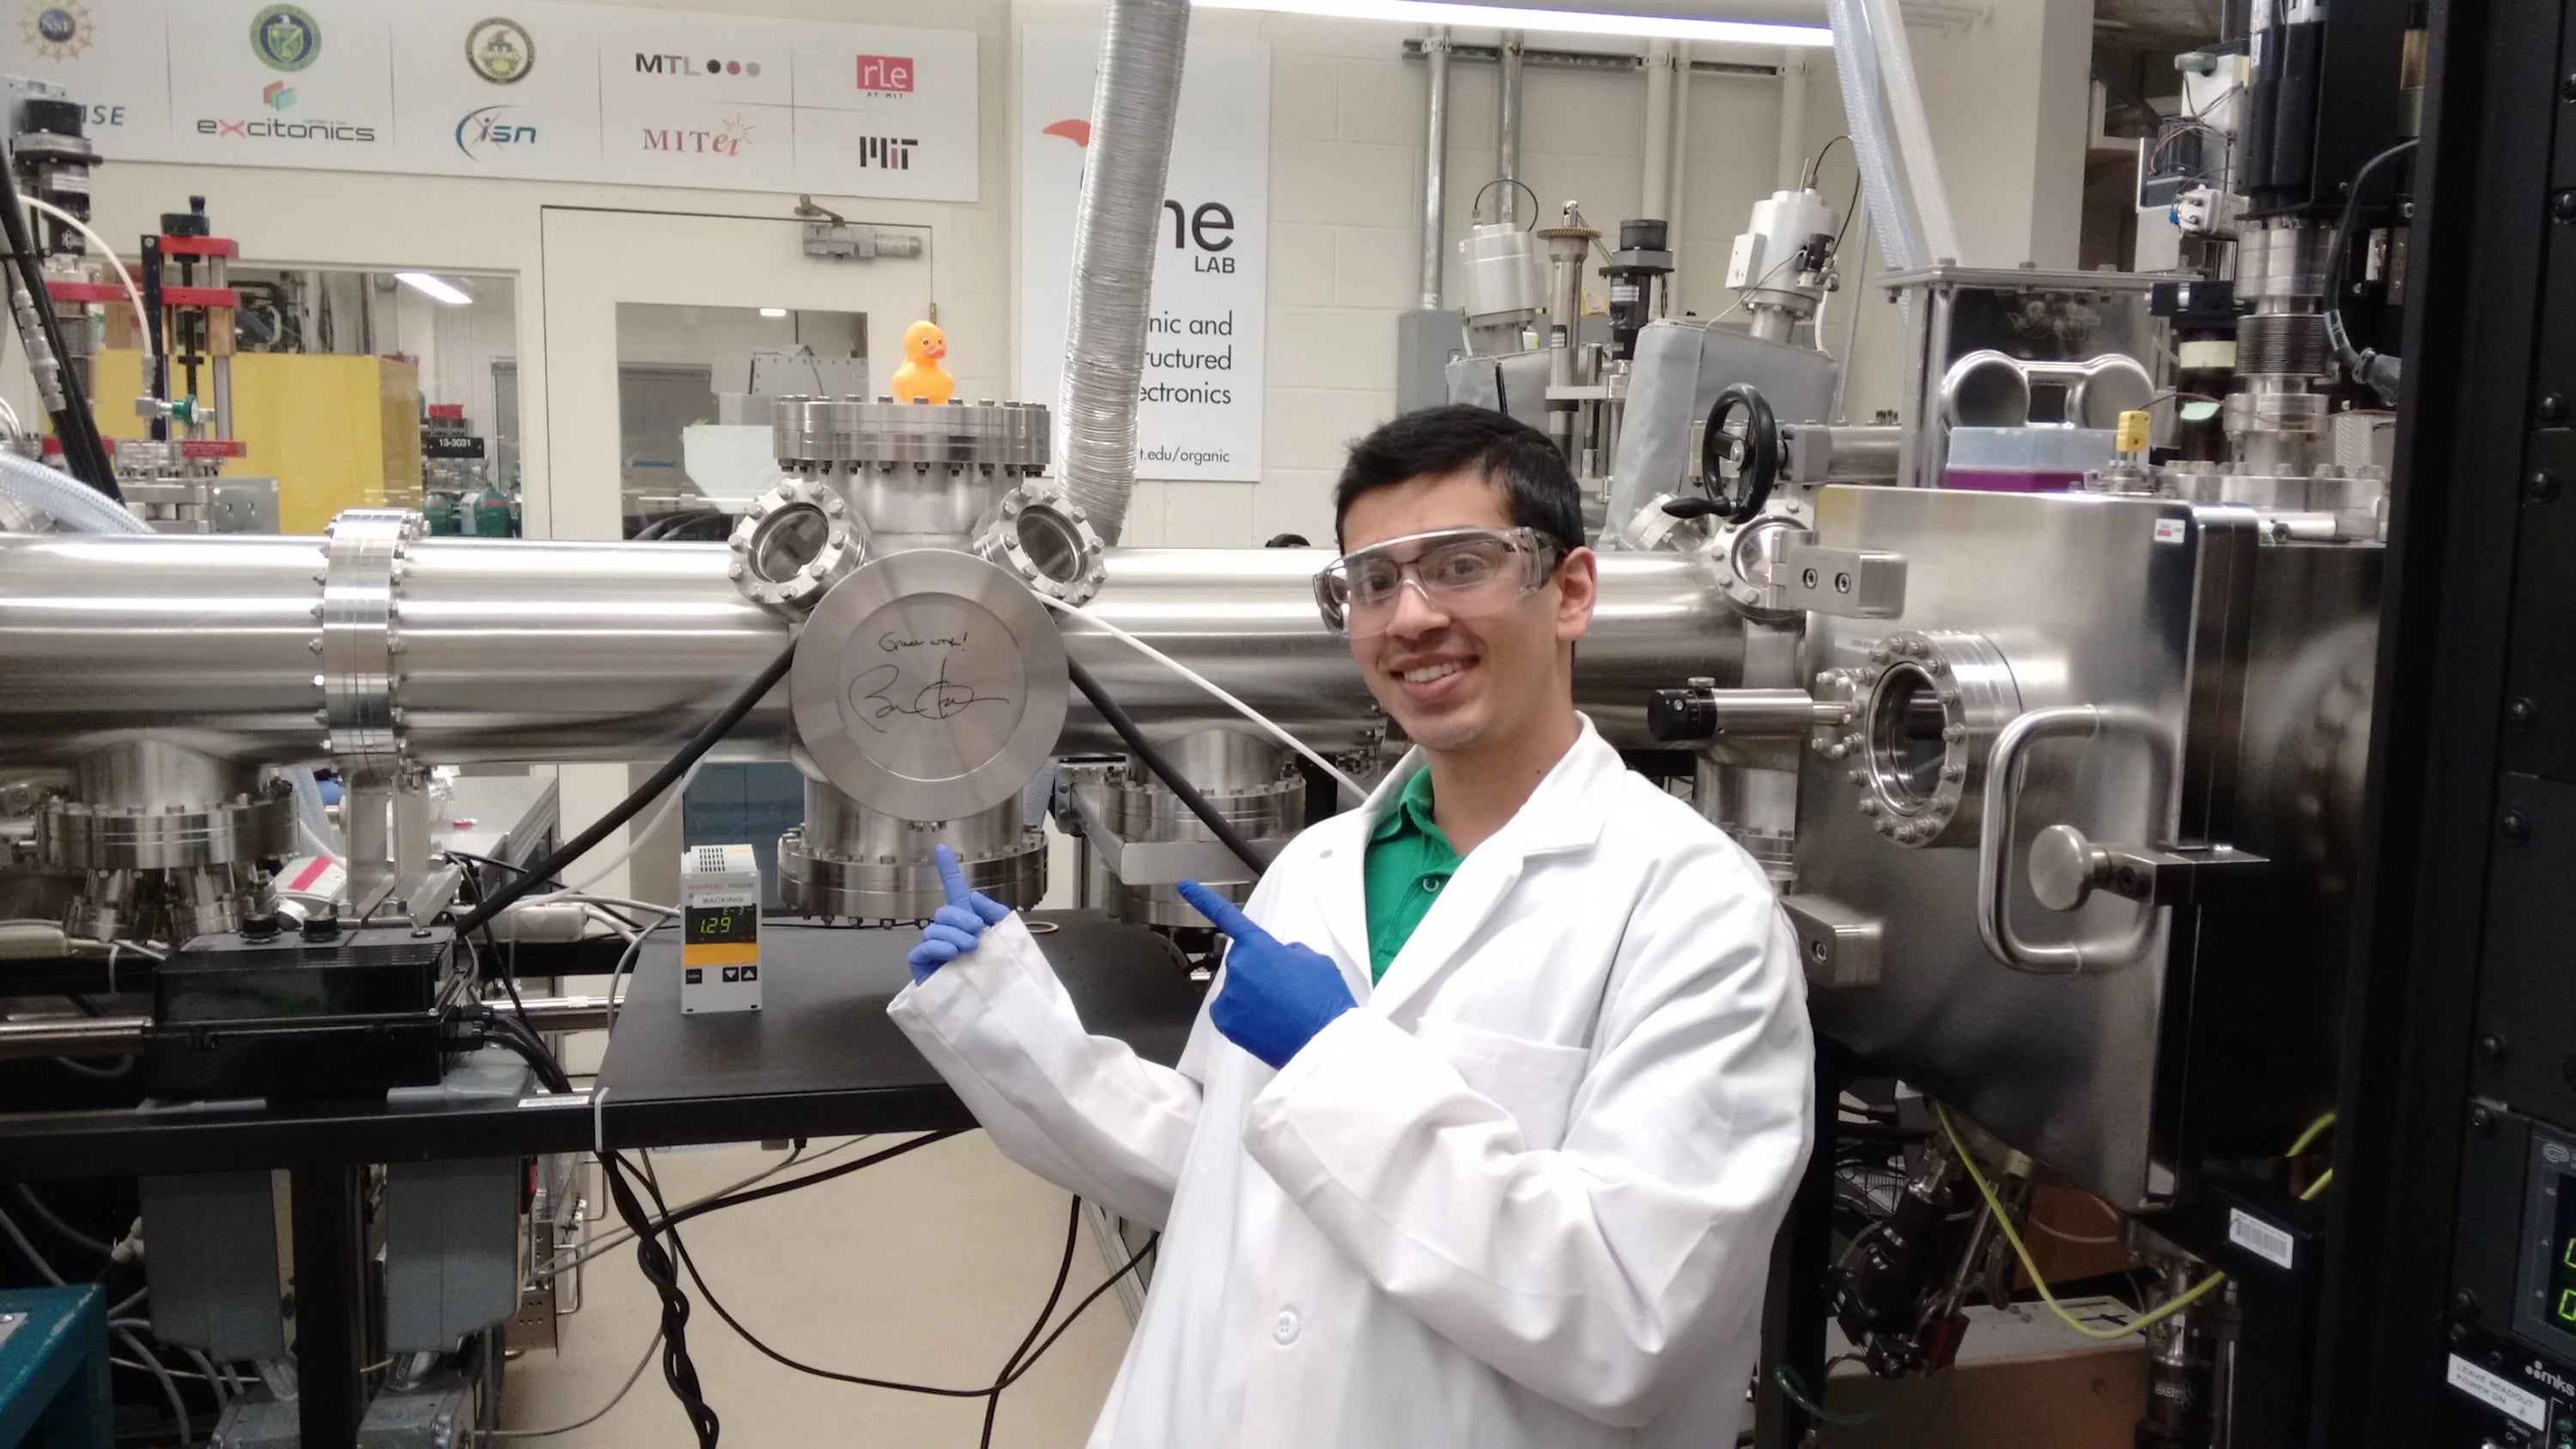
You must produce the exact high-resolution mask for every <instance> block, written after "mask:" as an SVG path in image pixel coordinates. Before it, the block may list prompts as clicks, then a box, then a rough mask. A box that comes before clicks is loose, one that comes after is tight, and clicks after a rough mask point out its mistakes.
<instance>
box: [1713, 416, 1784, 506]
mask: <svg viewBox="0 0 2576 1449" xmlns="http://www.w3.org/2000/svg"><path fill="white" fill-rule="evenodd" d="M1739 413H1741V414H1743V419H1744V421H1743V426H1742V428H1741V430H1740V431H1739V430H1737V429H1735V428H1732V427H1730V426H1729V424H1731V423H1733V422H1735V420H1736V415H1737V414H1739ZM1730 466H1731V467H1733V468H1734V470H1735V473H1734V476H1733V477H1731V478H1730V477H1729V476H1727V471H1726V470H1727V469H1728V468H1729V467H1730ZM1779 476H1780V423H1779V420H1778V419H1777V418H1776V417H1774V416H1773V414H1772V411H1771V404H1770V402H1769V401H1768V400H1767V399H1765V398H1764V397H1763V396H1762V392H1761V390H1760V389H1759V388H1756V387H1754V386H1753V385H1752V384H1750V383H1742V382H1739V383H1737V384H1735V385H1734V386H1733V387H1730V388H1728V389H1726V390H1725V391H1724V392H1721V393H1719V394H1718V395H1717V401H1716V402H1715V403H1714V404H1712V405H1711V406H1710V407H1709V410H1708V424H1707V426H1706V427H1705V428H1704V429H1703V430H1702V431H1701V434H1700V445H1699V486H1700V490H1701V491H1702V492H1704V493H1706V494H1707V495H1708V496H1709V497H1710V498H1711V499H1712V500H1714V501H1715V502H1716V503H1717V504H1718V506H1719V507H1720V508H1721V509H1723V510H1724V515H1725V518H1726V521H1727V522H1729V523H1750V522H1752V521H1753V519H1754V517H1755V516H1756V515H1757V514H1759V513H1761V512H1762V505H1763V503H1764V502H1765V501H1767V500H1768V499H1769V498H1770V497H1771V484H1772V481H1773V480H1774V479H1776V478H1778V477H1779Z"/></svg>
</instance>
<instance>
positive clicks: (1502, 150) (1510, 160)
mask: <svg viewBox="0 0 2576 1449" xmlns="http://www.w3.org/2000/svg"><path fill="white" fill-rule="evenodd" d="M1502 39H1503V43H1502V47H1501V50H1500V57H1499V58H1500V63H1501V66H1502V76H1503V78H1502V94H1501V99H1500V100H1499V101H1498V102H1497V103H1496V105H1495V106H1494V176H1495V178H1496V179H1498V180H1500V181H1502V182H1504V183H1505V184H1504V185H1501V186H1497V187H1495V188H1494V189H1495V190H1496V191H1498V192H1500V193H1502V205H1501V207H1500V208H1498V209H1497V210H1496V211H1495V212H1494V219H1495V220H1496V221H1504V222H1517V221H1519V220H1520V219H1521V199H1520V188H1519V187H1517V186H1513V185H1510V184H1509V183H1511V182H1514V181H1518V180H1520V179H1521V42H1522V39H1523V36H1522V35H1521V33H1520V32H1519V31H1517V30H1506V31H1504V32H1503V37H1502Z"/></svg>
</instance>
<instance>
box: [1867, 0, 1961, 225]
mask: <svg viewBox="0 0 2576 1449" xmlns="http://www.w3.org/2000/svg"><path fill="white" fill-rule="evenodd" d="M1863 3H1865V4H1866V5H1868V7H1869V32H1870V39H1871V40H1872V41H1873V42H1874V43H1875V44H1876V45H1877V47H1878V69H1879V80H1880V82H1881V83H1882V84H1883V85H1884V86H1885V87H1886V91H1887V110H1888V115H1889V116H1890V118H1891V119H1893V120H1894V121H1895V122H1896V141H1897V144H1898V145H1899V146H1900V147H1902V148H1903V149H1904V153H1905V182H1906V187H1907V189H1908V190H1910V191H1911V192H1912V193H1913V195H1914V209H1915V211H1916V212H1917V213H1918V214H1919V215H1920V218H1921V220H1922V223H1923V245H1924V246H1925V247H1927V248H1929V249H1930V252H1931V255H1930V258H1929V259H1930V260H1932V261H1935V262H1938V261H1940V260H1941V259H1943V258H1945V257H1946V258H1949V259H1951V260H1953V261H1956V260H1958V259H1959V227H1958V223H1957V222H1956V221H1954V220H1952V219H1951V216H1950V191H1949V188H1948V187H1946V186H1944V185H1943V184H1942V182H1941V159H1940V157H1939V156H1938V155H1936V154H1934V152H1933V149H1932V123H1931V122H1930V121H1928V120H1926V119H1925V118H1924V114H1923V89H1922V87H1921V86H1919V85H1917V84H1916V83H1915V79H1914V49H1913V46H1912V45H1910V44H1909V43H1908V42H1907V41H1906V38H1905V19H1904V17H1903V16H1902V15H1900V14H1899V13H1898V12H1897V8H1896V0H1863Z"/></svg>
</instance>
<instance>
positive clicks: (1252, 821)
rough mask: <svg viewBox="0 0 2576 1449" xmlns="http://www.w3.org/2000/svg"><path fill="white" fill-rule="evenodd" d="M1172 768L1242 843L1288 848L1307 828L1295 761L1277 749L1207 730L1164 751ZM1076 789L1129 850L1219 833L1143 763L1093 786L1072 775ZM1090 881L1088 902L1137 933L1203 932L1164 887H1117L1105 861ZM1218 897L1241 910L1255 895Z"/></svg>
mask: <svg viewBox="0 0 2576 1449" xmlns="http://www.w3.org/2000/svg"><path fill="white" fill-rule="evenodd" d="M1164 755H1165V758H1166V759H1167V760H1168V761H1169V763H1170V764H1171V766H1172V768H1173V769H1175V770H1178V771H1179V772H1180V773H1181V777H1182V778H1183V779H1186V780H1188V781H1189V782H1190V783H1191V784H1193V785H1195V786H1197V787H1198V791H1199V793H1200V794H1201V795H1203V796H1205V797H1206V799H1207V802H1208V804H1209V805H1210V806H1212V807H1214V808H1215V810H1216V813H1217V814H1218V816H1219V817H1221V818H1222V819H1223V820H1224V821H1225V823H1226V824H1228V825H1230V826H1233V827H1234V830H1235V833H1237V834H1239V835H1241V836H1242V837H1243V838H1244V839H1246V840H1251V841H1260V840H1285V839H1287V838H1288V837H1289V836H1292V835H1295V834H1296V833H1297V832H1298V831H1299V830H1301V829H1303V828H1304V827H1305V824H1306V777H1305V774H1304V772H1302V771H1300V770H1299V769H1298V768H1297V759H1296V756H1294V755H1292V754H1290V753H1289V752H1288V750H1287V749H1286V748H1285V747H1283V746H1280V745H1275V744H1272V743H1270V742H1269V741H1268V740H1266V739H1262V738H1259V737H1257V736H1253V735H1249V734H1245V733H1243V732H1242V731H1240V730H1231V729H1211V730H1201V731H1200V732H1198V733H1197V734H1194V735H1190V736H1187V737H1186V738H1183V739H1180V740H1177V741H1175V742H1173V744H1172V745H1171V746H1170V747H1168V748H1167V749H1166V750H1165V751H1164ZM1072 783H1073V785H1074V788H1076V789H1088V790H1091V791H1093V792H1095V793H1094V797H1093V798H1094V799H1095V800H1096V801H1097V802H1098V804H1099V806H1100V810H1101V814H1102V815H1104V816H1105V817H1107V819H1106V823H1107V824H1108V825H1109V826H1110V828H1111V829H1113V830H1116V831H1117V832H1118V835H1119V838H1120V839H1122V840H1125V841H1128V842H1129V843H1131V844H1161V843H1165V842H1170V841H1181V840H1191V841H1213V840H1215V839H1216V832H1214V831H1212V830H1210V829H1208V827H1207V824H1206V822H1204V821H1202V820H1200V819H1199V818H1198V816H1197V815H1195V814H1193V813H1192V812H1191V810H1190V808H1189V807H1188V806H1186V805H1184V804H1182V803H1181V797H1179V796H1178V795H1175V794H1173V793H1172V792H1171V790H1170V789H1168V788H1166V787H1165V786H1164V785H1163V784H1162V782H1161V781H1159V780H1157V779H1156V778H1155V777H1154V776H1153V774H1152V773H1151V772H1150V771H1148V770H1147V769H1146V767H1145V765H1144V763H1143V762H1142V761H1139V760H1134V759H1130V760H1128V761H1127V763H1126V764H1125V765H1123V766H1111V767H1108V768H1107V769H1105V770H1100V771H1099V772H1098V774H1097V776H1096V777H1095V778H1092V779H1083V778H1081V777H1080V775H1079V774H1077V776H1076V778H1075V779H1074V781H1073V782H1072ZM1087 867H1088V869H1089V870H1090V871H1091V879H1090V880H1089V881H1088V882H1086V898H1087V899H1089V900H1091V901H1093V902H1095V903H1099V904H1102V905H1105V906H1107V907H1109V908H1110V909H1111V910H1113V911H1114V912H1115V913H1116V914H1117V916H1118V918H1119V919H1120V920H1123V921H1127V922H1130V923H1132V924H1135V925H1140V926H1202V927H1203V926H1205V925H1207V923H1208V922H1207V918H1206V917H1205V916H1202V915H1200V914H1199V912H1198V910H1197V908H1196V907H1194V906H1192V905H1190V904H1189V903H1188V902H1187V901H1184V900H1182V899H1181V895H1180V892H1179V890H1177V889H1176V888H1174V887H1173V886H1169V885H1135V884H1130V883H1128V882H1125V881H1121V880H1119V879H1118V878H1117V877H1116V876H1115V875H1114V874H1112V873H1111V872H1110V870H1109V868H1108V861H1107V859H1106V857H1105V855H1104V854H1103V853H1102V852H1099V851H1096V850H1095V851H1092V852H1090V853H1089V855H1088V857H1087ZM1208 888H1209V889H1210V890H1213V891H1215V892H1216V893H1217V894H1218V895H1221V896H1223V897H1225V898H1226V899H1227V900H1230V901H1233V902H1234V903H1235V904H1237V905H1241V904H1242V903H1243V902H1244V901H1245V900H1246V899H1247V898H1249V897H1250V896H1251V894H1252V887H1251V885H1250V884H1249V883H1211V884H1210V885H1209V887H1208Z"/></svg>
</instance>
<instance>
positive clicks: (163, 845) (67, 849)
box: [36, 781, 295, 871]
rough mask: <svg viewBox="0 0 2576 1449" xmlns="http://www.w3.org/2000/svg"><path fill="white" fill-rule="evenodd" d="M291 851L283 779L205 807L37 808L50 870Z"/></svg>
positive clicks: (175, 866) (234, 861) (140, 866)
mask: <svg viewBox="0 0 2576 1449" xmlns="http://www.w3.org/2000/svg"><path fill="white" fill-rule="evenodd" d="M294 853H295V796H294V794H293V793H292V792H291V791H290V790H289V789H288V788H287V786H286V785H285V783H284V782H282V781H281V782H278V783H276V784H273V785H271V786H270V787H269V788H268V789H266V790H263V791H262V792H260V793H259V794H257V795H236V796H234V797H233V799H232V800H231V802H230V803H228V804H223V805H214V806H209V807H206V808H204V809H187V808H184V807H179V806H173V807H171V808H169V809H167V810H153V811H131V810H112V809H110V810H102V809H96V808H93V807H91V806H88V805H84V804H82V803H80V802H79V801H76V800H54V801H49V802H47V803H46V805H45V808H44V809H43V810H42V811H41V812H39V813H38V814H37V816H36V855H37V858H38V859H39V860H41V861H42V862H43V863H44V865H45V868H46V869H48V870H84V871H117V870H195V869H201V868H204V867H208V866H224V865H242V864H249V863H252V862H256V861H262V860H281V859H284V858H285V857H287V856H290V855H293V854H294Z"/></svg>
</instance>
